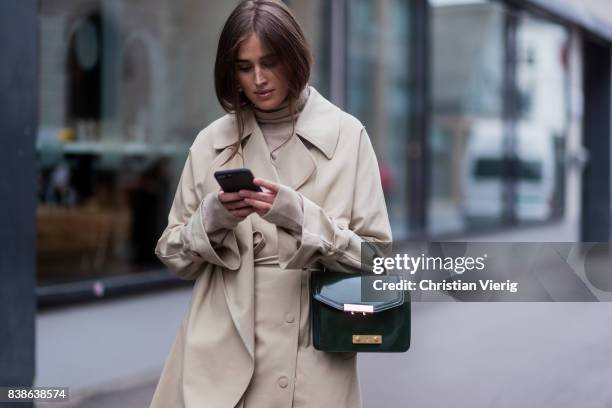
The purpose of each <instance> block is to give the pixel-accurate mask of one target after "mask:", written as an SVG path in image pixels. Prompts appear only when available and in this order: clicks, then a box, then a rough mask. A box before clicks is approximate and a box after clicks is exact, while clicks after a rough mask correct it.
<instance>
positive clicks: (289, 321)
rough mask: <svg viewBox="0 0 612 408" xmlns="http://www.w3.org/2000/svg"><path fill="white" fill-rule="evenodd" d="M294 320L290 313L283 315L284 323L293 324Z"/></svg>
mask: <svg viewBox="0 0 612 408" xmlns="http://www.w3.org/2000/svg"><path fill="white" fill-rule="evenodd" d="M294 320H295V317H294V316H293V315H292V314H291V313H287V314H286V315H285V321H286V322H287V323H293V321H294Z"/></svg>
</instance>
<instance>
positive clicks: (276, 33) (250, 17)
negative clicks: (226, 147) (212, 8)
mask: <svg viewBox="0 0 612 408" xmlns="http://www.w3.org/2000/svg"><path fill="white" fill-rule="evenodd" d="M252 34H255V35H257V36H258V37H259V39H260V41H261V42H262V43H263V44H264V45H265V46H266V47H267V48H268V49H270V50H271V51H272V52H273V53H274V54H276V56H277V57H278V60H279V63H280V67H281V73H282V75H283V77H284V78H285V80H286V81H287V82H288V95H287V99H288V104H289V110H290V113H291V116H292V117H293V116H294V115H293V114H294V110H295V104H296V101H297V99H298V98H299V95H300V92H301V91H302V90H303V89H304V87H305V86H306V84H307V83H308V79H309V78H310V70H311V66H312V56H311V53H310V47H309V45H308V42H307V41H306V37H305V36H304V32H303V31H302V28H301V27H300V25H299V23H298V22H297V20H296V19H295V16H294V15H293V13H292V12H291V10H290V9H289V8H288V7H287V6H286V5H285V4H284V3H283V2H282V1H276V0H244V1H241V2H240V4H238V6H236V8H235V9H234V10H233V11H232V13H231V14H230V16H229V17H228V19H227V21H226V22H225V25H224V26H223V30H221V35H220V37H219V45H218V47H217V56H216V59H215V92H216V93H217V99H218V100H219V103H220V104H221V107H222V108H223V110H225V111H226V112H228V113H233V114H235V116H236V119H237V123H238V129H237V130H238V138H237V140H236V143H235V144H234V145H233V148H234V151H233V154H232V157H233V156H234V155H235V154H236V152H237V151H238V146H239V144H240V135H242V133H243V131H244V117H243V112H244V110H245V109H251V108H252V104H251V102H250V101H249V100H248V98H247V97H246V95H245V94H244V93H243V92H240V91H239V88H238V80H237V78H236V59H237V58H238V51H239V49H240V45H241V44H242V42H244V41H245V40H247V39H249V38H250V36H251V35H252Z"/></svg>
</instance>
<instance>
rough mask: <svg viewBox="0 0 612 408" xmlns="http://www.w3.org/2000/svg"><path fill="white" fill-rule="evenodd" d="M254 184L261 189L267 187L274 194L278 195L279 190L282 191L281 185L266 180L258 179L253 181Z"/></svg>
mask: <svg viewBox="0 0 612 408" xmlns="http://www.w3.org/2000/svg"><path fill="white" fill-rule="evenodd" d="M253 183H255V184H256V185H258V186H260V187H265V188H267V189H268V190H270V191H272V192H274V193H278V190H280V185H278V184H276V183H273V182H271V181H269V180H266V179H262V178H258V177H256V178H254V179H253Z"/></svg>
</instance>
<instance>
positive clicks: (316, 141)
mask: <svg viewBox="0 0 612 408" xmlns="http://www.w3.org/2000/svg"><path fill="white" fill-rule="evenodd" d="M341 112H342V111H341V110H340V109H339V108H337V107H336V106H335V105H334V104H332V103H331V102H329V101H328V100H327V99H325V98H324V97H323V96H322V95H321V94H320V93H319V92H318V91H317V90H316V89H315V88H314V87H312V86H311V87H310V96H309V97H308V100H307V101H306V105H304V109H302V112H301V113H300V115H299V116H298V119H297V122H296V124H295V133H296V134H297V135H298V136H300V137H301V138H303V139H305V140H307V141H308V142H309V143H311V144H312V145H313V146H315V147H316V148H317V149H319V150H320V151H321V152H322V153H323V154H324V155H325V157H327V158H328V159H331V158H332V157H333V155H334V152H335V151H336V146H337V145H338V137H339V134H340V115H341ZM244 117H245V121H244V131H243V133H242V135H241V137H240V140H242V139H245V138H247V137H249V136H251V135H252V134H253V133H254V132H255V130H256V129H257V130H259V129H258V128H259V125H258V124H257V120H256V119H255V115H254V114H253V112H251V111H250V110H246V111H245V113H244ZM231 118H232V125H233V126H234V129H235V128H236V119H235V117H234V116H233V115H232V116H231ZM259 132H261V130H259ZM235 141H236V136H235V133H233V132H231V131H226V132H219V133H216V134H215V136H214V142H213V145H214V148H215V149H224V148H226V147H228V146H231V145H232V144H234V142H235Z"/></svg>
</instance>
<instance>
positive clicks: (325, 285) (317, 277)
mask: <svg viewBox="0 0 612 408" xmlns="http://www.w3.org/2000/svg"><path fill="white" fill-rule="evenodd" d="M382 278H384V280H385V281H386V282H396V283H397V282H399V281H400V277H399V276H395V275H384V276H383V277H381V279H382ZM363 282H364V284H366V280H364V281H363ZM361 284H362V275H361V274H347V273H342V272H331V271H325V272H318V273H316V274H314V275H313V278H312V285H313V287H312V297H313V298H314V299H315V300H317V301H319V302H321V303H324V304H326V305H328V306H330V307H333V308H335V309H338V310H342V311H351V310H354V311H356V312H370V313H376V312H382V311H383V310H388V309H391V308H394V307H397V306H401V305H403V304H404V298H405V296H404V291H402V290H397V291H396V290H393V291H390V290H385V291H381V293H380V294H378V293H377V297H378V298H379V300H378V301H375V302H364V301H362V300H361ZM345 305H348V306H345ZM347 307H348V308H347Z"/></svg>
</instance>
